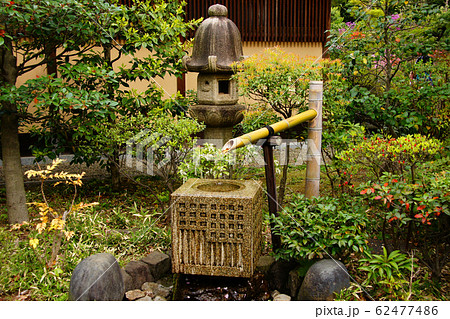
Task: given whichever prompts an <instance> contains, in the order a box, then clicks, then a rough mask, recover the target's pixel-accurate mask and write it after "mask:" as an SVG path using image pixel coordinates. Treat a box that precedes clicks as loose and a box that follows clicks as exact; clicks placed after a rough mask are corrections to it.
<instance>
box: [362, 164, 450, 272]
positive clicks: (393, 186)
mask: <svg viewBox="0 0 450 319" xmlns="http://www.w3.org/2000/svg"><path fill="white" fill-rule="evenodd" d="M447 163H448V160H447ZM427 164H428V165H432V164H429V163H427ZM361 188H362V189H361V191H360V195H361V196H362V197H363V198H364V201H365V202H366V205H367V206H368V211H367V212H368V214H369V216H371V217H372V218H373V220H374V222H375V223H374V228H375V229H377V227H378V230H379V231H380V233H381V235H382V239H383V242H384V245H385V247H391V245H392V246H393V247H395V248H397V249H405V250H407V251H409V250H410V249H418V250H419V252H420V255H419V258H420V259H421V261H422V262H424V263H425V264H426V265H427V266H428V267H429V268H430V270H431V271H432V275H433V278H434V279H435V280H438V279H439V277H440V276H441V273H442V269H443V268H444V267H445V265H446V264H447V262H448V260H449V255H450V238H449V237H448V229H449V227H450V212H449V207H450V172H449V171H448V170H442V171H436V172H433V173H428V174H424V175H422V176H421V178H420V180H418V181H416V182H412V181H410V180H408V179H406V178H405V177H403V176H397V175H393V174H389V173H385V174H383V175H382V176H381V178H380V181H379V183H371V182H368V183H366V184H363V185H361Z"/></svg>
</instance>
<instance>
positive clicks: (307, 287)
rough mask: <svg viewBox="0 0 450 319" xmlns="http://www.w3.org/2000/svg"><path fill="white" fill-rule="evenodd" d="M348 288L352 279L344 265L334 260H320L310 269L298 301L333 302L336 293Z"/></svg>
mask: <svg viewBox="0 0 450 319" xmlns="http://www.w3.org/2000/svg"><path fill="white" fill-rule="evenodd" d="M348 286H350V279H349V275H348V271H347V269H346V268H345V266H344V264H343V263H341V262H340V261H337V260H332V259H324V260H320V261H318V262H316V263H315V264H314V265H312V266H311V267H310V268H309V269H308V272H307V273H306V276H305V279H304V280H303V283H302V286H301V287H300V291H299V293H298V297H297V300H309V301H331V300H333V299H334V293H337V292H339V291H341V290H342V289H344V288H347V287H348Z"/></svg>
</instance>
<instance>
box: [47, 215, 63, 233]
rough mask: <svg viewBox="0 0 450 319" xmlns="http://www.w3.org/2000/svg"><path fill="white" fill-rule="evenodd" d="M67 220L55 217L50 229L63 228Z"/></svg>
mask: <svg viewBox="0 0 450 319" xmlns="http://www.w3.org/2000/svg"><path fill="white" fill-rule="evenodd" d="M64 224H65V222H64V221H63V220H62V219H59V218H55V219H53V220H52V222H51V224H50V227H49V230H53V229H63V228H64Z"/></svg>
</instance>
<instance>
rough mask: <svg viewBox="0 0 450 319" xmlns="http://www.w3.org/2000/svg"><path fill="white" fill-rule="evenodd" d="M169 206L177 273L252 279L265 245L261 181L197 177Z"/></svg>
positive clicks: (180, 189)
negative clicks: (170, 208)
mask: <svg viewBox="0 0 450 319" xmlns="http://www.w3.org/2000/svg"><path fill="white" fill-rule="evenodd" d="M171 202H172V255H173V256H172V257H173V259H172V260H173V264H172V271H173V272H174V273H180V274H190V275H208V276H225V277H246V278H249V277H251V276H252V275H253V272H254V269H255V265H256V261H257V260H258V258H259V255H260V252H261V245H262V234H261V232H262V211H261V204H262V187H261V184H260V183H259V182H256V181H240V180H217V179H196V178H193V179H189V180H188V181H187V182H186V183H184V184H183V185H182V186H181V187H180V188H179V189H177V190H176V191H175V192H174V193H173V194H172V195H171Z"/></svg>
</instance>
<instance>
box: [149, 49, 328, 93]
mask: <svg viewBox="0 0 450 319" xmlns="http://www.w3.org/2000/svg"><path fill="white" fill-rule="evenodd" d="M274 46H278V47H280V48H281V49H282V50H284V51H286V52H288V53H295V54H297V55H299V56H300V57H306V56H314V57H320V56H321V55H322V43H267V42H244V43H243V48H242V49H243V51H244V56H251V55H253V54H255V53H261V52H262V51H263V50H264V49H266V48H271V47H274ZM197 74H198V73H193V72H188V73H187V75H186V90H196V89H197ZM156 81H157V82H158V83H159V84H160V85H161V86H162V87H163V88H164V89H165V90H166V91H167V93H168V94H174V93H175V92H176V89H177V81H176V78H175V77H168V78H165V79H156Z"/></svg>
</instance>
